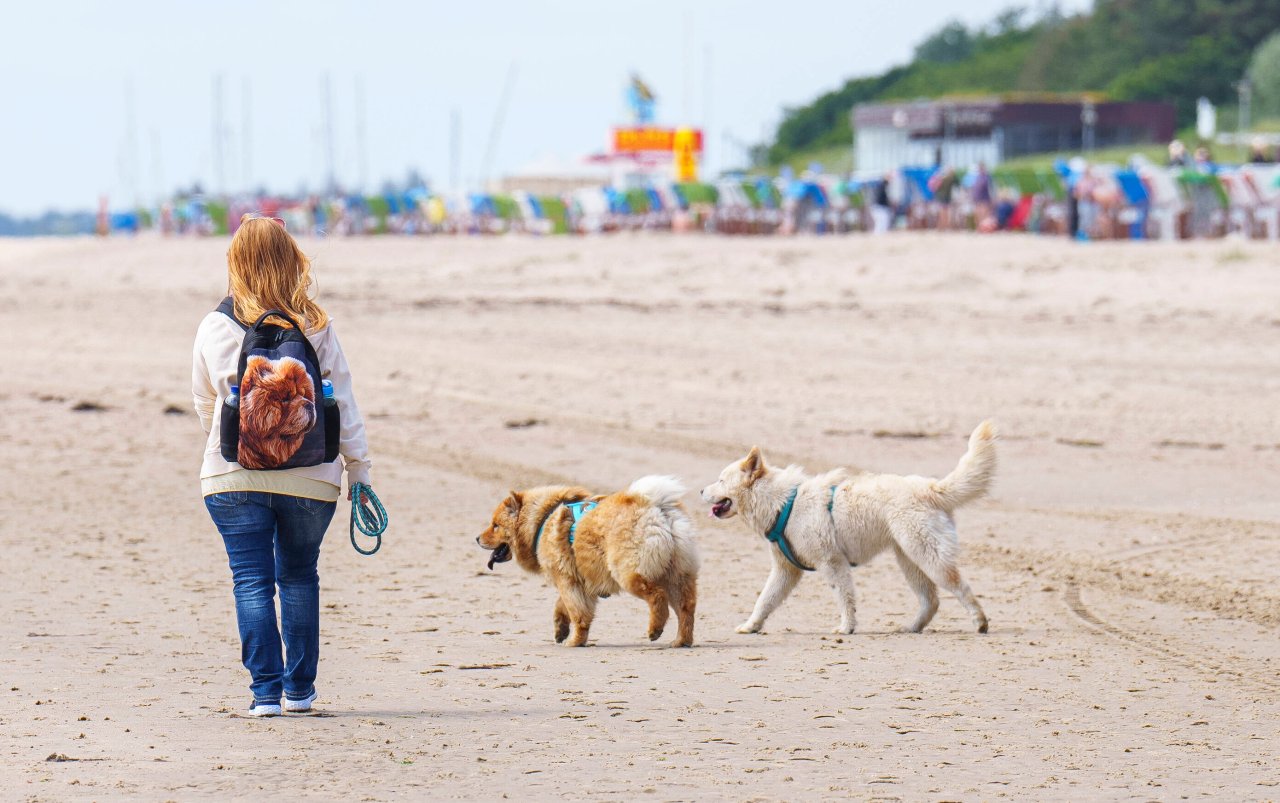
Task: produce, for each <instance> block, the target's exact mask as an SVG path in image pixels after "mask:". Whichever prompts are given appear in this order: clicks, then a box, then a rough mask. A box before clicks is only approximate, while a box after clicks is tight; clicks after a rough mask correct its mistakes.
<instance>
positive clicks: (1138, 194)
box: [1114, 170, 1151, 240]
mask: <svg viewBox="0 0 1280 803" xmlns="http://www.w3.org/2000/svg"><path fill="white" fill-rule="evenodd" d="M1114 177H1115V181H1116V184H1117V186H1119V188H1120V193H1121V198H1122V200H1123V201H1124V207H1123V208H1122V209H1121V210H1120V214H1119V216H1118V218H1117V220H1118V221H1119V223H1120V224H1122V225H1125V226H1128V230H1129V239H1131V240H1145V239H1146V237H1147V219H1148V217H1149V216H1150V214H1151V195H1150V193H1148V192H1147V187H1146V185H1145V184H1144V183H1143V182H1142V177H1141V176H1139V175H1138V172H1137V171H1136V170H1117V171H1116V172H1115V176H1114Z"/></svg>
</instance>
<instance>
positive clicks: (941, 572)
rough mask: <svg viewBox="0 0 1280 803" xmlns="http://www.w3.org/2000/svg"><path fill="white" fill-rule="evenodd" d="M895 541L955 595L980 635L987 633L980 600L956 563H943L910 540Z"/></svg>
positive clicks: (928, 573) (927, 572)
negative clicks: (963, 577)
mask: <svg viewBox="0 0 1280 803" xmlns="http://www.w3.org/2000/svg"><path fill="white" fill-rule="evenodd" d="M894 540H896V541H897V542H898V545H899V546H901V547H902V548H903V551H904V552H906V553H907V557H908V558H910V559H911V560H912V561H914V562H915V564H916V566H918V567H920V570H921V571H923V572H924V573H925V574H927V575H928V576H929V579H930V580H932V581H933V582H935V583H937V584H938V585H939V586H941V587H942V588H944V589H946V590H947V591H949V592H951V593H952V594H955V596H956V599H958V600H960V604H961V605H963V606H964V607H965V609H966V610H967V611H969V615H970V616H972V617H973V623H974V624H975V625H976V626H977V628H978V632H979V633H985V632H987V615H986V614H985V613H983V612H982V606H981V605H979V604H978V600H977V599H976V598H975V597H974V596H973V591H971V590H970V589H969V584H968V583H966V582H965V581H964V580H963V579H961V577H960V569H959V568H957V567H956V565H955V564H954V563H952V562H949V561H943V559H942V558H941V556H939V555H938V554H937V553H936V552H933V551H931V550H924V549H921V548H920V547H919V545H918V543H917V542H913V541H912V540H911V539H909V538H908V539H899V538H895V539H894Z"/></svg>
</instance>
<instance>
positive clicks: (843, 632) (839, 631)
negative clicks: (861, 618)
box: [831, 625, 853, 636]
mask: <svg viewBox="0 0 1280 803" xmlns="http://www.w3.org/2000/svg"><path fill="white" fill-rule="evenodd" d="M831 632H832V633H835V634H836V635H837V636H847V635H849V634H851V633H853V625H849V626H848V627H845V626H844V625H840V626H839V627H833V628H831Z"/></svg>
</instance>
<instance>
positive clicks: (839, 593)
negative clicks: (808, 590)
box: [818, 560, 858, 636]
mask: <svg viewBox="0 0 1280 803" xmlns="http://www.w3.org/2000/svg"><path fill="white" fill-rule="evenodd" d="M818 571H819V572H820V573H821V574H822V577H823V579H824V580H826V581H827V584H828V585H830V586H831V590H832V591H834V592H835V594H836V605H837V606H838V607H839V608H840V626H839V627H837V628H834V629H833V630H832V631H831V632H832V633H839V634H841V635H846V636H847V635H849V634H850V633H852V632H853V628H854V626H855V624H856V623H855V619H856V618H857V607H858V603H857V598H856V597H855V596H854V593H853V572H851V571H850V570H849V565H848V564H847V563H845V562H844V561H843V560H840V561H836V562H834V563H824V564H822V565H821V566H819V567H818Z"/></svg>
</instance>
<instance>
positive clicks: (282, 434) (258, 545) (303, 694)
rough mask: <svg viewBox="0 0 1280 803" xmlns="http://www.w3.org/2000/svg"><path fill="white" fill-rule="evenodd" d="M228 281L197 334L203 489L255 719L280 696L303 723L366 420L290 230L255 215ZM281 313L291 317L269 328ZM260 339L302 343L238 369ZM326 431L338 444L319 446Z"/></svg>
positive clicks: (365, 473) (327, 439)
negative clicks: (324, 598)
mask: <svg viewBox="0 0 1280 803" xmlns="http://www.w3.org/2000/svg"><path fill="white" fill-rule="evenodd" d="M227 277H228V287H229V295H228V297H227V298H226V299H225V300H224V301H223V303H222V304H221V305H220V306H219V308H218V309H217V310H216V311H214V312H211V313H209V314H208V315H206V316H205V318H204V320H203V321H201V322H200V327H199V329H198V330H197V332H196V340H195V350H194V355H193V367H192V376H191V384H192V394H193V396H194V398H195V408H196V413H197V414H198V415H199V416H200V423H201V425H202V426H203V427H204V429H205V432H207V433H208V435H209V437H208V439H207V440H206V443H205V450H204V462H203V464H202V466H201V469H200V488H201V493H202V494H203V496H204V503H205V507H206V508H207V509H208V511H209V515H210V517H211V518H212V519H213V523H214V525H215V526H216V527H217V528H218V532H219V533H221V535H222V539H223V544H224V545H225V546H226V550H227V558H228V562H229V563H230V566H231V576H232V579H233V581H234V588H235V605H236V621H237V623H238V625H239V630H240V645H241V660H242V662H243V663H244V666H245V668H246V669H248V670H249V674H250V676H251V679H252V682H251V683H250V685H249V688H250V689H251V690H252V692H253V703H252V704H251V705H250V707H249V713H250V714H251V715H253V716H275V715H278V714H280V713H281V698H282V697H283V701H284V709H285V710H288V711H294V712H305V711H309V710H311V707H312V703H313V702H314V701H315V698H316V688H315V679H316V671H317V665H318V660H319V647H320V578H319V574H318V573H317V570H316V563H317V561H318V559H319V557H320V543H321V541H322V540H323V538H324V533H325V530H326V529H327V528H328V526H329V522H330V520H331V519H332V518H333V514H334V510H335V508H336V507H337V499H338V495H339V493H340V490H341V483H342V472H343V469H344V467H345V469H346V472H347V482H348V493H347V496H348V498H350V487H351V486H352V485H354V484H355V483H363V484H365V485H368V484H369V465H370V463H369V450H368V445H367V443H366V441H365V433H364V421H363V419H362V418H361V417H360V410H359V408H358V407H357V406H356V401H355V396H354V395H353V394H352V388H351V373H350V371H349V370H348V368H347V361H346V358H345V357H343V354H342V347H341V346H340V345H339V344H338V338H337V335H335V334H334V331H333V327H332V326H331V325H330V322H329V316H328V315H327V314H326V313H325V311H324V310H323V309H322V308H321V307H320V305H319V304H317V303H316V302H315V300H314V299H312V298H311V297H310V295H309V291H310V289H311V284H312V281H311V263H310V260H308V259H307V257H306V255H305V254H303V253H302V250H301V249H300V248H299V247H298V244H297V243H296V242H295V241H294V239H293V238H292V237H291V236H289V234H288V232H286V231H285V229H284V224H283V221H280V220H277V219H274V218H261V217H256V216H252V217H251V216H246V217H245V218H244V219H243V220H242V221H241V224H240V228H239V229H238V230H237V231H236V233H235V236H234V237H233V238H232V240H231V247H230V248H229V249H228V250H227ZM272 310H275V311H279V312H282V313H284V314H285V318H282V317H279V316H269V317H265V320H263V318H264V316H265V315H266V313H267V312H269V311H272ZM286 318H287V319H286ZM277 325H278V326H279V328H278V329H277V328H275V326H277ZM299 330H300V331H301V333H304V334H305V338H304V337H302V336H301V334H299V333H298V331H299ZM262 331H265V332H268V333H270V337H269V339H270V340H271V342H277V341H288V340H290V339H292V340H293V341H295V342H293V343H291V344H290V346H291V347H292V348H293V349H294V350H293V351H292V352H289V353H291V354H293V355H295V356H279V355H277V354H275V353H274V352H270V351H268V352H266V354H267V356H266V357H264V356H262V352H261V351H260V350H259V349H257V348H255V349H254V350H253V353H252V354H250V355H245V356H243V357H242V355H241V347H242V345H243V344H244V343H245V338H246V333H249V335H250V336H251V337H254V338H255V339H254V340H253V341H252V342H253V343H255V344H256V343H259V342H261V338H260V337H258V334H257V333H259V332H262ZM304 340H305V342H304ZM280 349H281V353H284V352H285V351H286V349H285V347H284V346H280ZM272 356H275V357H276V359H270V357H272ZM309 362H314V363H318V365H311V366H308V363H309ZM251 375H252V376H251ZM251 380H252V382H253V383H254V384H253V385H252V388H251V386H250V382H251ZM240 384H243V385H244V387H238V386H239V385H240ZM335 402H336V406H335ZM271 404H275V405H276V408H275V409H271V408H270V406H269V405H271ZM321 406H323V409H319V408H320V407H321ZM224 408H226V410H225V412H224ZM334 409H336V410H337V414H335V413H333V412H329V411H331V410H334ZM326 422H327V423H328V427H327V429H328V430H329V431H327V432H316V433H315V437H312V435H311V430H324V429H326V427H325V426H324V424H325V423H326ZM338 422H340V424H339V423H338ZM220 425H221V426H220ZM228 426H230V430H229V431H230V432H231V433H232V434H231V436H230V437H231V440H232V443H231V445H230V446H229V447H228V446H227V445H226V443H225V441H227V439H228V438H227V435H226V431H227V430H228ZM255 428H256V429H255ZM220 430H223V431H222V432H220ZM317 437H318V438H319V443H320V444H321V445H320V446H318V447H316V446H314V445H312V444H313V442H314V441H315V439H316V438H317ZM304 443H305V444H306V445H304ZM228 449H230V451H228ZM237 449H238V451H237ZM334 452H336V453H339V454H340V455H341V457H342V462H339V461H338V460H337V459H335V457H336V455H335V454H334ZM326 461H327V462H326ZM246 464H248V465H251V466H253V468H247V467H245V466H246ZM277 586H278V587H279V589H280V618H281V627H280V628H277V625H276V611H275V590H276V587H277ZM282 633H283V649H282V643H281V634H282Z"/></svg>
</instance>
